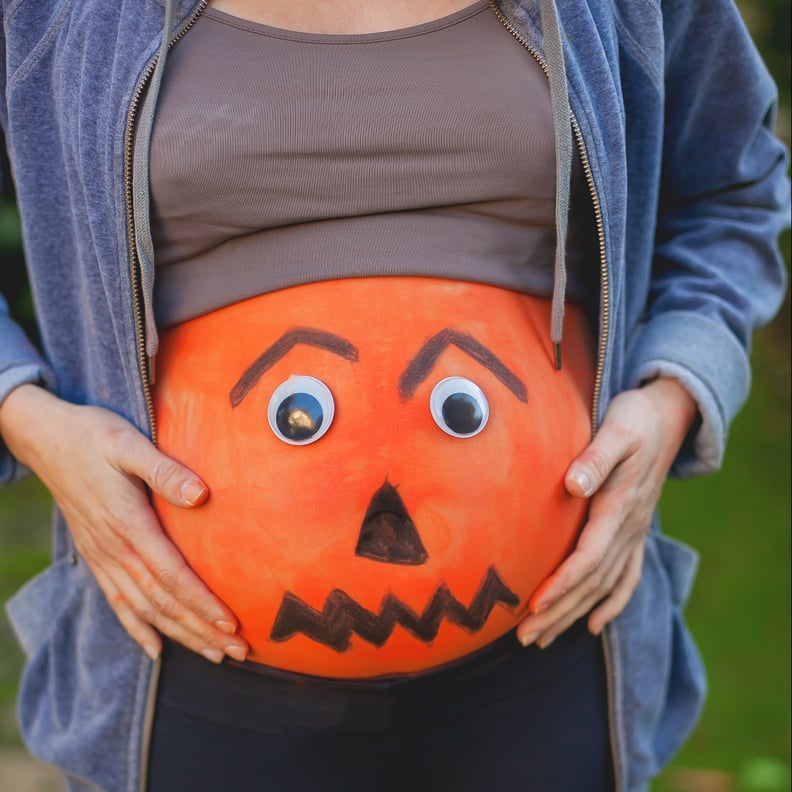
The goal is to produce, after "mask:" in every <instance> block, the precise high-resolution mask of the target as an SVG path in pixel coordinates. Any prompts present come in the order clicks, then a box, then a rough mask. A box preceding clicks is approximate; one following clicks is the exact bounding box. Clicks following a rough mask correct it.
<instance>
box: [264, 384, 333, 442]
mask: <svg viewBox="0 0 792 792" xmlns="http://www.w3.org/2000/svg"><path fill="white" fill-rule="evenodd" d="M296 393H307V394H309V395H310V396H313V397H314V399H316V400H317V401H318V402H319V406H320V407H321V408H322V425H321V426H320V427H319V431H318V432H317V433H316V434H315V435H312V436H311V437H307V438H305V439H304V440H292V439H291V438H290V437H286V436H284V435H283V434H282V433H281V431H280V429H279V428H278V408H279V407H280V405H281V402H283V400H284V399H288V398H289V396H294V395H295V394H296ZM334 417H335V401H334V399H333V394H332V393H331V392H330V388H328V387H327V385H325V384H324V382H322V381H321V380H318V379H316V377H309V376H308V375H306V374H292V375H291V376H290V377H289V379H287V380H286V381H285V382H282V383H281V384H280V385H278V387H277V388H275V390H274V391H273V393H272V396H270V400H269V406H268V407H267V421H268V422H269V425H270V429H272V433H273V434H274V435H275V437H277V438H278V440H280V441H281V442H282V443H288V445H310V444H311V443H315V442H316V441H317V440H319V439H320V438H321V437H323V436H324V435H325V434H326V433H327V430H328V429H329V428H330V426H331V425H332V423H333V418H334Z"/></svg>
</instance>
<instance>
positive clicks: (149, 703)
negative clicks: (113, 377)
mask: <svg viewBox="0 0 792 792" xmlns="http://www.w3.org/2000/svg"><path fill="white" fill-rule="evenodd" d="M166 2H170V0H166ZM208 4H209V0H200V2H199V3H198V5H197V6H196V7H195V10H194V11H193V13H192V14H191V16H190V18H189V19H188V20H187V21H186V22H185V23H184V24H183V25H182V27H181V28H180V29H179V31H178V32H177V33H176V35H175V36H174V37H173V38H172V39H171V40H170V42H169V43H168V47H172V46H173V45H174V44H176V42H177V41H179V39H181V38H182V37H183V36H184V35H185V34H186V33H187V31H189V29H190V28H191V27H192V26H193V25H194V24H195V22H196V20H197V19H198V17H199V16H200V15H201V14H202V13H203V11H204V9H205V8H206V6H207V5H208ZM167 34H168V31H164V32H163V35H167ZM158 60H159V56H158V55H155V56H154V57H153V58H152V59H151V60H150V61H149V62H148V64H147V66H146V68H145V69H144V71H143V74H142V75H141V77H140V79H139V80H138V83H137V86H136V87H135V91H134V93H133V94H132V101H131V102H130V105H129V112H128V114H127V123H126V129H125V132H124V201H125V204H126V225H127V239H128V242H129V272H130V278H131V285H132V312H133V317H134V323H135V345H136V350H137V362H138V370H139V373H140V379H141V384H142V387H143V398H144V399H145V402H146V413H147V415H148V423H149V434H150V437H151V442H152V443H154V444H155V445H156V444H157V422H156V416H155V415H154V400H153V398H152V395H151V386H152V383H153V376H154V360H153V358H149V357H148V355H147V354H146V334H145V319H144V312H145V306H144V305H143V295H142V287H141V274H140V260H139V258H138V254H137V247H136V244H135V215H134V211H133V208H132V207H133V201H132V152H133V147H134V142H135V119H136V117H137V112H138V109H139V107H140V101H141V99H142V97H143V94H144V93H145V90H146V85H147V84H148V81H149V79H150V78H151V75H152V74H153V73H154V69H155V68H156V66H157V61H158ZM160 667H161V661H160V660H159V659H158V660H156V661H155V662H154V668H153V669H152V673H151V677H150V682H149V689H148V694H147V697H146V708H145V713H144V717H143V729H142V735H141V745H142V749H141V755H140V771H139V777H138V789H139V790H140V792H144V790H145V788H146V781H147V776H148V760H149V742H150V740H151V729H152V726H153V722H154V709H155V703H156V691H157V684H158V681H159V672H160Z"/></svg>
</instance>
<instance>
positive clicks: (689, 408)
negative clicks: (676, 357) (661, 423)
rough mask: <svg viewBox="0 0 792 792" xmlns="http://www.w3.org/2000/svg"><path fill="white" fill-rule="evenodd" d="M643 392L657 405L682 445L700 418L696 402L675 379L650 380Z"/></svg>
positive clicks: (643, 385) (642, 386)
mask: <svg viewBox="0 0 792 792" xmlns="http://www.w3.org/2000/svg"><path fill="white" fill-rule="evenodd" d="M641 390H642V391H643V392H644V393H645V394H646V395H647V396H648V397H649V398H650V399H651V400H652V401H653V402H654V403H655V406H656V408H657V409H658V411H659V412H660V414H661V415H662V416H663V418H664V419H665V421H666V423H667V429H668V430H669V431H670V432H672V433H673V435H674V436H676V437H677V438H678V439H679V444H680V445H681V444H682V441H683V440H684V439H685V437H686V436H687V434H688V432H689V431H690V429H691V428H692V427H693V425H694V423H695V421H696V417H697V416H698V404H697V403H696V400H695V399H694V398H693V397H692V396H691V395H690V392H689V391H688V389H687V388H686V387H685V386H684V385H682V383H681V382H679V380H676V379H674V378H673V377H657V378H656V379H653V380H649V381H648V382H645V383H643V384H642V385H641Z"/></svg>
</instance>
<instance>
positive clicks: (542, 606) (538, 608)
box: [531, 600, 553, 614]
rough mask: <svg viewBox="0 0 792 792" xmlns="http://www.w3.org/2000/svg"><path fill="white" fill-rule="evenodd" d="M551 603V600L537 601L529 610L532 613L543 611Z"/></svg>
mask: <svg viewBox="0 0 792 792" xmlns="http://www.w3.org/2000/svg"><path fill="white" fill-rule="evenodd" d="M552 604H553V601H552V600H544V601H543V602H537V603H536V605H534V606H533V608H532V609H531V612H532V613H534V614H539V613H544V612H545V611H546V610H547V609H548V608H549V607H550V606H551V605H552Z"/></svg>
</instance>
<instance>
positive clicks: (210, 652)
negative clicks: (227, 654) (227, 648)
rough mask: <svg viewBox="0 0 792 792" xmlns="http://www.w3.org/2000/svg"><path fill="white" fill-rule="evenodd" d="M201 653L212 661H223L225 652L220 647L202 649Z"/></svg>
mask: <svg viewBox="0 0 792 792" xmlns="http://www.w3.org/2000/svg"><path fill="white" fill-rule="evenodd" d="M201 654H202V655H203V656H204V657H205V658H206V659H207V660H208V661H209V662H210V663H222V662H223V653H222V652H221V651H220V650H219V649H201Z"/></svg>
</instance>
